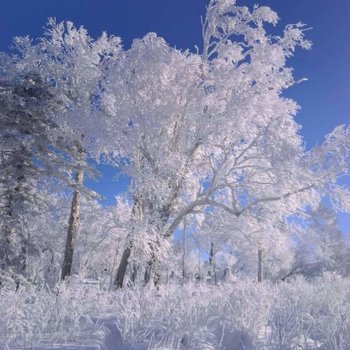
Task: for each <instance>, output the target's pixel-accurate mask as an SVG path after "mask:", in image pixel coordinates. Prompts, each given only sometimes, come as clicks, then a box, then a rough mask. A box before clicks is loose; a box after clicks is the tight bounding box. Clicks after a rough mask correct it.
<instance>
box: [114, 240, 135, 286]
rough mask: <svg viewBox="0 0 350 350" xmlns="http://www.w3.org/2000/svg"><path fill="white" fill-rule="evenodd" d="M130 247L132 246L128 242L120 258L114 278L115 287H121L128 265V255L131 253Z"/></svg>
mask: <svg viewBox="0 0 350 350" xmlns="http://www.w3.org/2000/svg"><path fill="white" fill-rule="evenodd" d="M131 248H132V245H131V244H130V245H129V246H127V247H126V248H125V249H124V252H123V255H122V258H121V260H120V263H119V268H118V271H117V274H116V276H115V279H114V286H115V288H117V289H118V288H122V287H123V283H124V278H125V273H126V268H127V267H128V262H129V257H130V254H131Z"/></svg>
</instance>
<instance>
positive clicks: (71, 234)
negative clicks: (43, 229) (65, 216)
mask: <svg viewBox="0 0 350 350" xmlns="http://www.w3.org/2000/svg"><path fill="white" fill-rule="evenodd" d="M81 153H82V151H81ZM75 181H76V185H78V186H81V185H82V184H83V181H84V171H83V170H82V169H79V170H78V171H77V174H76V179H75ZM80 197H81V195H80V192H79V189H76V190H75V191H74V193H73V198H72V206H71V211H70V216H69V223H68V232H67V240H66V246H65V251H64V258H63V264H62V271H61V280H62V281H63V280H64V279H66V278H67V277H68V276H70V275H71V271H72V263H73V255H74V246H75V241H76V239H77V235H78V229H79V217H80Z"/></svg>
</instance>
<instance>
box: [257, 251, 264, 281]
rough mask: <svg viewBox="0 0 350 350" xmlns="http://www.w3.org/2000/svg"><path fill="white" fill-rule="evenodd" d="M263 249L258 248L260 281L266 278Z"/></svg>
mask: <svg viewBox="0 0 350 350" xmlns="http://www.w3.org/2000/svg"><path fill="white" fill-rule="evenodd" d="M263 258H264V255H263V250H262V249H261V248H259V249H258V282H262V281H263V279H264V272H263V268H264V266H263Z"/></svg>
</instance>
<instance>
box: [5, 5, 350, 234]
mask: <svg viewBox="0 0 350 350" xmlns="http://www.w3.org/2000/svg"><path fill="white" fill-rule="evenodd" d="M237 3H238V4H241V5H248V6H250V7H251V6H253V5H254V4H255V3H259V4H260V5H267V6H270V7H271V8H272V9H274V10H275V11H277V13H278V14H279V17H280V18H281V21H280V25H279V29H282V27H283V26H284V25H285V24H288V23H296V22H303V23H306V24H307V25H308V26H309V27H312V28H313V29H312V30H311V31H309V32H308V33H307V35H308V38H309V39H310V40H312V41H313V48H312V50H311V51H302V50H299V51H298V52H297V53H296V56H295V57H294V58H293V59H292V60H291V61H290V65H291V66H293V67H294V69H295V76H296V77H297V78H302V77H307V78H308V79H309V80H308V81H307V82H304V83H302V84H300V85H298V86H296V87H293V88H292V89H291V90H289V91H288V92H287V93H286V95H287V96H289V97H292V98H293V99H295V100H296V101H297V102H298V103H299V105H300V106H301V108H302V109H301V111H300V113H299V115H298V117H297V121H298V122H299V123H300V124H301V125H302V130H301V133H302V135H303V137H304V140H305V143H306V146H307V147H311V146H313V145H315V144H317V143H320V142H322V139H323V137H324V135H325V134H326V133H327V132H330V131H331V130H332V129H333V128H334V127H335V126H336V125H338V124H347V123H349V122H350V20H349V19H350V0H332V1H330V0H238V2H237ZM205 5H206V1H205V0H1V12H0V50H2V51H6V50H7V49H8V47H9V46H10V44H11V38H12V37H13V36H15V35H29V36H31V37H34V38H35V37H38V36H40V35H41V34H42V27H43V26H44V24H45V23H46V20H47V18H48V17H56V18H57V19H58V20H72V21H73V22H74V23H75V24H76V25H77V26H78V25H84V27H85V28H86V29H87V30H88V31H89V33H90V35H91V36H93V37H96V36H98V35H99V34H100V33H101V32H102V31H104V30H105V31H107V32H108V33H109V34H114V35H118V36H120V37H122V39H123V42H124V46H125V47H129V46H130V43H131V41H132V39H133V38H136V37H142V36H143V35H144V34H146V33H147V32H150V31H153V32H157V33H158V35H161V36H163V37H164V38H165V39H166V40H167V41H168V42H169V43H170V44H171V45H176V47H178V48H183V49H185V48H190V49H193V48H194V46H195V45H198V46H199V47H200V46H201V27H200V16H201V14H203V13H204V10H205ZM101 169H102V171H103V174H104V176H103V181H102V182H100V183H99V184H93V183H90V185H91V186H93V187H94V188H95V189H96V190H98V191H100V192H101V193H102V194H103V195H105V196H106V198H107V199H106V200H105V202H104V203H105V204H108V203H111V202H112V201H113V196H114V193H115V192H116V187H118V186H117V184H116V183H114V184H113V183H112V182H111V179H112V178H113V176H114V174H113V171H112V169H111V168H108V167H103V168H101ZM122 184H124V185H125V181H122V182H121V185H122ZM339 219H340V226H341V227H342V228H343V229H348V228H349V229H350V224H347V221H348V220H349V219H348V218H347V217H346V216H344V215H341V216H339Z"/></svg>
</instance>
